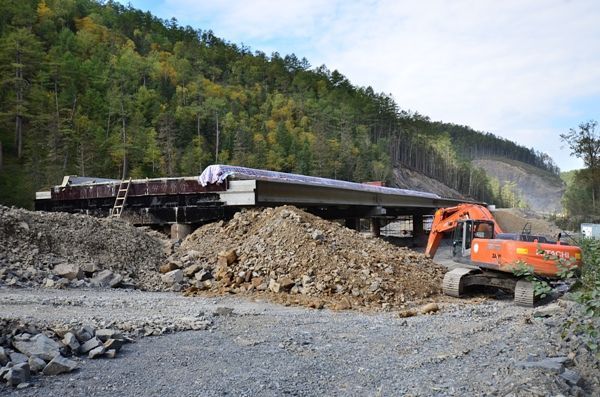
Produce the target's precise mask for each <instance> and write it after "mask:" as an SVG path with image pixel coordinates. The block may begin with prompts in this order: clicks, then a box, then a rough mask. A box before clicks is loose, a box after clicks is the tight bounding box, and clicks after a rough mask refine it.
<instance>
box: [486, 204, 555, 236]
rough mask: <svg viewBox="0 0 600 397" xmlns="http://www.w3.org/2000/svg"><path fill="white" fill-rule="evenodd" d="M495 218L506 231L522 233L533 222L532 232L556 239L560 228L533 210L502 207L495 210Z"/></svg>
mask: <svg viewBox="0 0 600 397" xmlns="http://www.w3.org/2000/svg"><path fill="white" fill-rule="evenodd" d="M494 218H496V221H497V222H498V224H499V225H500V227H501V228H502V230H503V231H504V232H506V233H521V231H522V230H523V228H524V227H525V225H526V224H527V223H530V224H531V233H532V234H535V235H542V236H546V237H551V238H552V239H555V238H556V236H557V235H558V232H559V231H560V229H559V228H558V227H557V226H556V225H555V224H554V223H552V222H550V221H548V220H546V219H544V218H543V217H541V216H540V215H538V214H536V213H535V212H533V211H527V210H519V209H515V208H502V209H497V210H495V211H494Z"/></svg>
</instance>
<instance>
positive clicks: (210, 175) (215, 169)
mask: <svg viewBox="0 0 600 397" xmlns="http://www.w3.org/2000/svg"><path fill="white" fill-rule="evenodd" d="M227 178H232V179H238V180H239V179H241V180H244V179H246V180H247V179H252V180H259V181H275V182H284V183H300V184H303V185H312V186H328V187H335V188H339V189H349V190H359V191H365V192H373V193H383V194H395V195H400V196H417V197H427V198H440V196H438V195H437V194H433V193H427V192H420V191H418V190H408V189H395V188H391V187H381V186H373V185H366V184H363V183H356V182H348V181H339V180H335V179H327V178H319V177H316V176H306V175H299V174H288V173H285V172H277V171H266V170H257V169H253V168H246V167H236V166H231V165H209V166H208V167H206V169H205V170H204V171H203V172H202V174H201V175H200V176H199V182H200V184H201V185H202V186H206V185H209V184H217V185H218V184H221V183H223V181H225V180H226V179H227Z"/></svg>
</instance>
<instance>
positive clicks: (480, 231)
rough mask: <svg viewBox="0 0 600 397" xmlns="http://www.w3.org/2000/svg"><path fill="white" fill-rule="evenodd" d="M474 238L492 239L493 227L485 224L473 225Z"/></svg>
mask: <svg viewBox="0 0 600 397" xmlns="http://www.w3.org/2000/svg"><path fill="white" fill-rule="evenodd" d="M474 237H475V238H485V239H490V238H494V226H493V225H492V224H490V223H487V222H479V223H476V224H475V233H474Z"/></svg>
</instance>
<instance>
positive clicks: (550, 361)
mask: <svg viewBox="0 0 600 397" xmlns="http://www.w3.org/2000/svg"><path fill="white" fill-rule="evenodd" d="M567 360H568V358H567V357H549V358H544V359H541V360H537V361H534V360H531V361H521V362H519V363H518V365H519V366H521V367H523V368H541V369H545V370H548V371H553V372H556V373H557V374H561V373H563V372H564V370H565V367H564V363H565V362H566V361H567Z"/></svg>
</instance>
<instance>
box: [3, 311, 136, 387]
mask: <svg viewBox="0 0 600 397" xmlns="http://www.w3.org/2000/svg"><path fill="white" fill-rule="evenodd" d="M0 335H1V336H0V365H1V366H2V367H1V368H0V380H2V381H4V382H6V383H7V384H8V385H9V386H14V387H17V388H24V387H28V386H29V385H30V384H31V383H30V382H31V376H32V375H35V374H43V375H58V374H62V373H68V372H71V371H73V370H74V369H75V368H77V367H78V361H79V356H87V357H88V358H90V359H96V358H101V357H105V358H115V357H116V355H117V352H119V350H120V349H121V347H122V346H123V345H124V344H125V343H129V342H131V341H132V339H130V338H129V337H127V336H124V335H123V334H122V333H121V332H119V331H118V330H115V329H109V328H106V329H94V328H93V327H91V326H89V325H86V326H81V327H77V328H72V329H69V328H66V329H65V328H53V329H46V330H44V332H42V331H40V330H39V329H38V328H37V327H36V326H34V325H28V324H24V323H21V322H19V321H16V320H6V319H5V320H0Z"/></svg>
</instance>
